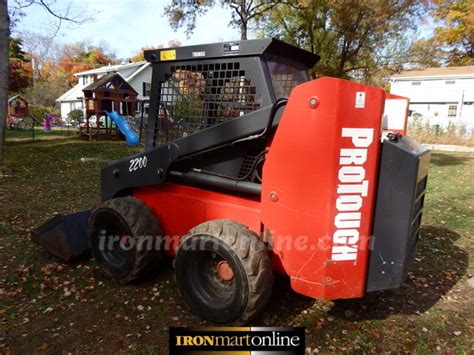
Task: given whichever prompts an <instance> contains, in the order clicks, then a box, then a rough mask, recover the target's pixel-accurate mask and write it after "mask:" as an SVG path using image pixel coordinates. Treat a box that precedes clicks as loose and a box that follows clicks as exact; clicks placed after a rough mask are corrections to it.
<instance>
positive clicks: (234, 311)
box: [175, 220, 273, 324]
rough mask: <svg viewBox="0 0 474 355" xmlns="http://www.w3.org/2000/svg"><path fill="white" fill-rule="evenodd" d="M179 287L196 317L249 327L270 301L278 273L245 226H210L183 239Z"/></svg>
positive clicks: (220, 222) (214, 223) (218, 222)
mask: <svg viewBox="0 0 474 355" xmlns="http://www.w3.org/2000/svg"><path fill="white" fill-rule="evenodd" d="M175 267H176V282H177V284H178V288H179V290H180V293H181V295H182V296H183V298H184V300H185V301H186V303H187V305H188V306H189V308H190V309H191V311H193V312H194V313H196V314H198V315H199V316H201V317H202V318H204V319H206V320H209V321H211V322H214V323H220V324H244V323H247V322H249V321H250V320H251V319H252V318H253V317H255V316H256V315H257V314H258V313H259V312H260V311H261V310H262V309H263V308H264V307H265V306H266V304H267V302H268V300H269V299H270V295H271V291H272V285H273V272H272V264H271V259H270V255H269V253H268V250H267V248H266V246H265V244H264V243H263V242H262V241H261V240H260V239H259V238H258V236H257V235H256V234H255V233H254V232H252V231H250V230H249V229H248V228H247V227H246V226H244V225H242V224H239V223H236V222H234V221H230V220H214V221H208V222H205V223H202V224H200V225H198V226H197V227H195V228H193V229H191V230H190V231H189V233H188V235H187V236H185V237H184V238H182V240H181V242H180V246H179V248H178V252H177V254H176V260H175Z"/></svg>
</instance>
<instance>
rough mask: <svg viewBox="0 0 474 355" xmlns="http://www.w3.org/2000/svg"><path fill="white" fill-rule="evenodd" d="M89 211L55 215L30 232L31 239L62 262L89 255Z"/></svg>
mask: <svg viewBox="0 0 474 355" xmlns="http://www.w3.org/2000/svg"><path fill="white" fill-rule="evenodd" d="M90 215H91V210H90V209H89V210H84V211H81V212H76V213H72V214H68V215H64V216H63V215H57V216H55V217H53V218H51V219H50V220H49V221H47V222H45V223H43V224H42V225H41V226H39V227H38V228H36V229H33V230H32V231H31V239H32V240H33V241H34V242H35V243H36V244H38V245H40V246H41V247H43V249H44V250H46V251H47V252H49V253H51V254H53V255H54V256H56V257H58V258H60V259H61V260H63V261H71V260H73V259H77V258H79V257H81V256H85V255H87V254H88V253H89V242H88V237H87V225H88V223H89V217H90Z"/></svg>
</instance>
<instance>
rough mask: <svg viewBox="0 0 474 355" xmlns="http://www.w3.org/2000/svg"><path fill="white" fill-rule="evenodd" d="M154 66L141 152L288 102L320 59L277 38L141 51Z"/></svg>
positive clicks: (306, 79)
mask: <svg viewBox="0 0 474 355" xmlns="http://www.w3.org/2000/svg"><path fill="white" fill-rule="evenodd" d="M145 58H146V59H147V60H148V61H150V62H151V63H152V65H153V77H152V87H151V101H150V116H149V119H148V122H149V124H148V126H149V127H148V130H147V140H146V148H152V147H155V146H157V145H160V144H164V143H168V142H170V141H173V140H176V139H180V138H184V137H186V136H188V135H190V134H192V133H194V132H196V131H199V130H202V129H205V128H208V127H211V126H213V125H216V124H219V123H222V122H225V121H228V120H230V119H233V118H236V117H240V116H243V115H245V114H248V113H250V112H253V111H257V110H259V109H261V108H263V107H266V106H270V105H272V104H274V103H275V102H276V101H277V100H278V99H279V98H287V97H288V96H289V95H290V92H291V89H293V88H294V87H295V86H296V85H298V84H301V83H303V82H306V81H308V80H310V79H311V77H310V74H309V69H311V68H312V67H313V66H314V65H315V64H316V63H317V61H318V60H319V56H317V55H314V54H311V53H309V52H307V51H304V50H302V49H300V48H297V47H294V46H292V45H290V44H287V43H284V42H281V41H279V40H276V39H258V40H248V41H235V42H225V43H214V44H206V45H198V46H188V47H178V48H167V49H157V50H149V51H145Z"/></svg>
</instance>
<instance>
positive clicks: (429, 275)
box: [329, 226, 468, 320]
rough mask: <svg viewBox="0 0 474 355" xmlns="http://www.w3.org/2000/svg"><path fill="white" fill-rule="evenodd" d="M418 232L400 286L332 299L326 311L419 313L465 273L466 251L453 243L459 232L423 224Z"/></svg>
mask: <svg viewBox="0 0 474 355" xmlns="http://www.w3.org/2000/svg"><path fill="white" fill-rule="evenodd" d="M421 236H422V237H421V238H420V241H419V244H418V250H417V253H416V258H415V261H414V263H413V264H412V266H411V268H410V270H411V271H410V272H409V273H408V277H407V280H406V281H405V283H404V284H403V285H402V287H400V288H398V289H394V290H387V291H381V292H373V293H369V294H367V295H366V296H365V297H364V298H360V299H351V300H340V301H336V302H335V303H334V306H333V307H332V308H331V310H330V311H329V313H330V314H332V315H334V316H336V317H338V318H343V319H347V320H366V319H385V318H387V317H389V316H390V315H394V314H406V315H409V314H420V313H423V312H425V311H427V310H429V309H430V308H431V307H432V306H433V305H435V304H436V303H437V302H438V301H439V300H440V298H441V297H443V296H444V295H445V294H446V293H447V292H448V291H449V290H450V289H451V288H452V287H453V286H454V285H455V284H456V283H457V282H458V281H459V280H460V279H461V278H462V277H463V275H465V274H466V272H467V266H468V255H467V252H466V251H465V250H463V249H460V248H459V247H457V246H456V245H454V242H455V241H456V240H457V239H459V237H460V236H459V234H457V233H455V232H453V231H451V230H449V229H446V228H438V227H434V226H425V227H423V228H422V230H421ZM347 310H349V311H350V312H347ZM348 314H349V315H350V316H347V315H348Z"/></svg>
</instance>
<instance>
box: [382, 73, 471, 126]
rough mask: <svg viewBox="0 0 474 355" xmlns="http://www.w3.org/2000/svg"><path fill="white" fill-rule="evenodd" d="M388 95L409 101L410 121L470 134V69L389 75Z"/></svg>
mask: <svg viewBox="0 0 474 355" xmlns="http://www.w3.org/2000/svg"><path fill="white" fill-rule="evenodd" d="M390 93H392V94H396V95H400V96H405V97H408V98H409V99H410V107H409V115H410V118H411V119H413V118H414V117H419V118H421V119H424V120H425V121H426V122H429V124H430V125H431V126H434V125H438V126H439V127H440V128H446V127H447V126H448V125H449V123H451V124H455V125H456V126H464V127H465V128H466V129H467V131H468V132H470V133H469V134H472V133H473V130H474V66H465V67H446V68H427V69H421V70H406V71H402V72H401V73H400V74H396V75H394V76H392V78H391V88H390ZM410 118H409V119H410Z"/></svg>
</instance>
